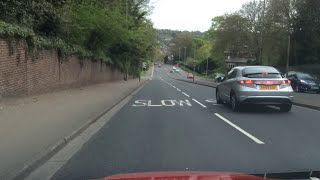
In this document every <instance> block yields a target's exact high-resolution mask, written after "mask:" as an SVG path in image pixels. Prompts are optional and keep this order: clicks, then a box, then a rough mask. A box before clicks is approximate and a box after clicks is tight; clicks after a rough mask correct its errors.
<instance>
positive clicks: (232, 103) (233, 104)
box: [231, 94, 238, 111]
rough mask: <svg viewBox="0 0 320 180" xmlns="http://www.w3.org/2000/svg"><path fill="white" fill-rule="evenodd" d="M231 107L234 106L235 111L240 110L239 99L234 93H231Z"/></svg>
mask: <svg viewBox="0 0 320 180" xmlns="http://www.w3.org/2000/svg"><path fill="white" fill-rule="evenodd" d="M231 108H232V110H233V111H237V110H238V104H237V99H236V96H235V95H234V94H232V95H231Z"/></svg>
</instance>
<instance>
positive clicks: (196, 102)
mask: <svg viewBox="0 0 320 180" xmlns="http://www.w3.org/2000/svg"><path fill="white" fill-rule="evenodd" d="M192 100H193V101H194V102H196V103H198V104H200V106H202V107H204V108H207V106H205V105H203V104H202V103H200V102H199V101H197V100H195V99H193V98H192Z"/></svg>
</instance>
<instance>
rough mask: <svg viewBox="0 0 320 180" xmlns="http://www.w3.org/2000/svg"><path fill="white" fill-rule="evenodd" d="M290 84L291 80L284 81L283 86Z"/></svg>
mask: <svg viewBox="0 0 320 180" xmlns="http://www.w3.org/2000/svg"><path fill="white" fill-rule="evenodd" d="M290 83H291V81H290V80H283V81H282V82H281V84H290Z"/></svg>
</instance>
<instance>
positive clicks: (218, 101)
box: [216, 91, 222, 104]
mask: <svg viewBox="0 0 320 180" xmlns="http://www.w3.org/2000/svg"><path fill="white" fill-rule="evenodd" d="M216 101H217V104H222V100H221V98H220V96H219V95H218V91H217V92H216Z"/></svg>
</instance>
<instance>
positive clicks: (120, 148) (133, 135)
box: [53, 67, 320, 180]
mask: <svg viewBox="0 0 320 180" xmlns="http://www.w3.org/2000/svg"><path fill="white" fill-rule="evenodd" d="M319 128H320V112H319V111H316V110H310V109H306V108H302V107H298V106H293V108H292V111H291V112H289V113H281V112H280V111H279V109H278V108H276V107H247V108H246V109H244V110H242V111H241V112H232V111H231V110H230V108H229V107H228V106H227V105H217V104H216V103H215V89H214V88H210V87H204V86H199V85H195V84H192V83H187V82H181V81H177V80H173V79H171V78H169V77H168V76H167V75H166V73H165V72H164V71H163V69H162V68H158V67H156V68H155V71H154V78H153V80H151V81H149V82H148V83H147V84H146V85H145V86H144V87H143V88H142V89H141V90H140V91H139V92H138V93H137V94H136V95H135V96H134V97H133V98H132V99H131V100H130V101H129V102H128V103H127V104H126V105H125V106H124V107H123V108H122V109H121V110H120V111H119V112H118V113H117V114H116V115H115V116H114V117H113V118H112V119H111V121H110V122H109V123H107V124H106V125H105V126H104V127H103V128H102V129H101V130H100V131H99V132H98V133H97V134H95V135H94V136H93V138H91V139H90V140H89V141H88V142H87V143H86V144H85V145H84V146H83V148H82V149H81V150H80V151H79V152H78V153H77V154H76V155H75V156H73V158H72V159H71V160H70V161H69V162H68V163H67V164H66V165H64V166H63V167H62V168H61V169H60V170H59V171H58V172H57V173H56V174H55V175H54V177H53V179H55V180H58V179H95V178H102V177H105V176H109V175H114V174H120V173H133V172H151V171H227V172H240V173H266V172H268V173H277V172H294V171H310V170H319V169H320V163H319V162H320V153H319V152H320V151H319V150H320V141H319V137H320V130H319Z"/></svg>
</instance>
